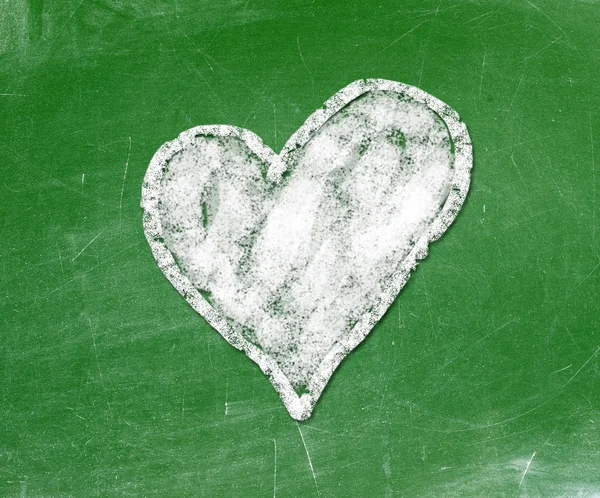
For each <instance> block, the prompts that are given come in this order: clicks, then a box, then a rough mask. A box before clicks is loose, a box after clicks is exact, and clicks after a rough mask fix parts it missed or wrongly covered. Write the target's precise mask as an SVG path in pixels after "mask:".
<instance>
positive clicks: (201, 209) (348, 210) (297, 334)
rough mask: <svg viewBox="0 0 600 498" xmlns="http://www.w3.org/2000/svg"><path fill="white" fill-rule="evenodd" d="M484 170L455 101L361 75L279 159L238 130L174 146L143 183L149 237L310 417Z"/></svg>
mask: <svg viewBox="0 0 600 498" xmlns="http://www.w3.org/2000/svg"><path fill="white" fill-rule="evenodd" d="M472 162H473V157H472V149H471V141H470V138H469V134H468V132H467V128H466V126H465V125H464V124H463V123H462V122H461V121H460V118H459V116H458V114H457V113H456V112H455V111H454V110H453V109H451V108H450V107H449V106H447V105H446V104H444V103H443V102H441V101H439V100H438V99H436V98H434V97H432V96H431V95H429V94H427V93H425V92H424V91H422V90H420V89H418V88H415V87H412V86H409V85H405V84H402V83H397V82H393V81H386V80H379V79H370V80H361V81H356V82H354V83H352V84H350V85H349V86H347V87H346V88H344V89H342V90H341V91H339V92H338V93H336V94H335V95H334V96H333V97H331V98H330V99H329V100H328V101H327V102H326V103H325V105H324V106H323V108H321V109H319V110H317V111H316V112H315V113H314V114H313V115H312V116H310V117H309V118H308V120H307V121H306V122H305V123H304V125H302V127H300V129H299V130H298V131H297V132H296V133H294V135H292V137H291V138H290V139H289V140H288V142H287V143H286V145H285V147H284V148H283V150H282V151H281V153H279V154H276V153H275V152H273V151H272V150H271V149H270V148H269V147H267V146H266V145H264V144H263V142H262V141H261V139H260V138H259V137H257V136H256V135H255V134H254V133H252V132H251V131H248V130H245V129H242V128H237V127H234V126H221V125H215V126H199V127H197V128H193V129H190V130H187V131H185V132H183V133H181V135H179V137H178V138H177V139H175V140H173V141H172V142H168V143H166V144H165V145H163V146H162V147H161V148H160V149H159V150H158V152H156V154H155V156H154V158H153V159H152V162H151V163H150V166H149V168H148V171H147V173H146V177H145V180H144V186H143V192H142V207H143V208H144V210H145V214H144V230H145V234H146V238H147V239H148V242H149V243H150V247H151V248H152V252H153V254H154V257H155V258H156V261H157V262H158V266H159V267H160V269H161V270H162V271H163V272H164V274H165V275H166V277H167V278H168V279H169V280H170V281H171V283H172V284H173V285H174V286H175V288H176V289H177V290H178V291H179V293H180V294H181V295H182V296H183V297H184V298H185V299H186V300H187V301H188V302H189V304H190V305H191V306H192V307H193V308H194V309H195V310H196V311H197V312H198V313H199V314H200V315H202V316H203V317H204V318H205V319H206V320H207V321H208V322H209V323H210V324H211V325H212V326H213V327H214V328H215V329H216V330H217V331H218V332H219V333H220V334H221V335H222V336H223V337H224V338H225V339H226V340H227V341H228V342H229V343H230V344H231V345H232V346H234V347H236V348H238V349H240V350H242V351H244V352H245V353H246V354H247V355H248V357H250V358H251V359H252V360H253V361H255V362H256V363H257V364H258V365H259V366H260V368H261V369H262V371H263V372H264V373H265V375H267V376H268V377H269V379H270V380H271V382H272V384H273V386H274V387H275V389H276V390H277V391H278V392H279V394H280V396H281V399H282V400H283V402H284V404H285V406H286V407H287V409H288V411H289V413H290V415H291V416H292V417H293V418H294V419H296V420H305V419H307V418H308V417H310V415H311V413H312V410H313V408H314V406H315V404H316V402H317V400H318V399H319V397H320V395H321V393H322V392H323V389H324V388H325V385H326V384H327V382H328V381H329V379H330V378H331V376H332V374H333V372H334V371H335V369H336V368H337V366H338V365H339V364H340V362H341V361H342V360H343V359H344V357H346V355H348V354H349V353H350V352H351V351H352V350H353V349H354V348H355V347H356V346H358V344H359V343H360V342H361V341H362V340H363V339H364V338H365V337H366V336H367V335H368V333H369V332H370V331H371V330H372V329H373V327H374V326H375V324H376V323H377V322H378V320H380V319H381V317H382V316H383V315H384V313H385V312H386V310H387V309H388V308H389V306H390V305H391V304H392V302H393V301H394V299H395V298H396V296H397V295H398V293H399V292H400V290H401V289H402V287H403V286H404V285H405V284H406V282H407V280H408V278H409V276H410V273H411V271H412V270H413V269H414V268H415V266H416V265H417V262H418V261H419V260H421V259H423V258H424V257H425V256H426V255H427V250H428V245H429V243H430V242H432V241H434V240H436V239H437V238H439V237H440V236H441V235H442V234H443V233H444V232H445V231H446V229H447V228H448V227H449V225H450V224H451V223H452V222H453V221H454V219H455V218H456V215H457V214H458V212H459V210H460V208H461V206H462V204H463V202H464V200H465V196H466V194H467V190H468V188H469V182H470V171H471V167H472Z"/></svg>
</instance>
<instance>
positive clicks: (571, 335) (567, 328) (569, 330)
mask: <svg viewBox="0 0 600 498" xmlns="http://www.w3.org/2000/svg"><path fill="white" fill-rule="evenodd" d="M565 329H566V330H567V334H569V337H570V338H571V340H572V341H573V344H575V346H577V348H578V349H581V347H580V346H579V344H577V342H576V341H575V338H574V337H573V334H572V333H571V329H570V328H569V327H568V326H566V325H565Z"/></svg>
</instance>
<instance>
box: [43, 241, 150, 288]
mask: <svg viewBox="0 0 600 498" xmlns="http://www.w3.org/2000/svg"><path fill="white" fill-rule="evenodd" d="M141 242H142V241H141V240H138V241H137V242H134V243H133V244H131V245H129V246H127V247H125V248H124V249H122V250H120V251H118V252H116V253H114V254H111V255H110V256H109V257H108V258H106V259H103V260H102V261H100V262H99V263H98V264H96V265H94V266H92V267H91V268H88V269H87V270H85V271H84V272H82V273H80V274H79V275H77V276H75V277H73V278H70V279H69V280H67V281H66V282H63V283H62V284H60V285H59V286H58V287H55V288H54V289H52V290H51V291H50V292H48V294H46V295H45V296H44V297H45V298H48V297H50V296H51V295H52V294H54V293H55V292H58V291H59V290H61V289H63V288H64V287H66V286H67V285H69V284H70V283H71V282H74V281H75V280H78V279H80V278H83V277H84V276H86V275H87V274H88V273H90V272H92V271H94V270H95V269H96V268H98V267H99V266H102V265H104V264H105V263H107V262H108V261H110V260H111V259H114V258H116V257H117V256H120V255H121V254H123V253H124V252H125V251H128V250H129V249H131V248H133V247H135V246H138V245H140V244H141Z"/></svg>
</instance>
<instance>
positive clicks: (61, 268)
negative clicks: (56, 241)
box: [57, 247, 65, 275]
mask: <svg viewBox="0 0 600 498" xmlns="http://www.w3.org/2000/svg"><path fill="white" fill-rule="evenodd" d="M57 249H58V261H59V262H60V272H61V273H62V274H63V275H64V274H65V267H64V266H63V260H62V253H61V252H60V247H57Z"/></svg>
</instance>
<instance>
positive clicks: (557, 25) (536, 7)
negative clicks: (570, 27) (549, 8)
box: [526, 0, 568, 39]
mask: <svg viewBox="0 0 600 498" xmlns="http://www.w3.org/2000/svg"><path fill="white" fill-rule="evenodd" d="M526 1H527V3H528V4H529V5H531V6H532V7H533V8H534V9H535V10H537V11H538V12H539V13H540V14H542V15H543V16H544V17H545V18H546V19H548V20H549V21H550V22H551V23H552V24H553V25H554V26H556V27H557V28H558V30H559V31H560V32H561V33H562V34H563V36H564V37H565V39H568V37H567V34H566V33H565V32H564V30H563V29H562V28H561V27H560V25H559V24H558V23H557V22H556V21H555V20H554V19H552V18H551V17H550V16H549V15H548V14H546V13H545V12H544V11H543V10H542V9H540V8H539V7H538V6H537V5H535V4H534V3H532V2H530V1H529V0H526Z"/></svg>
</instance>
